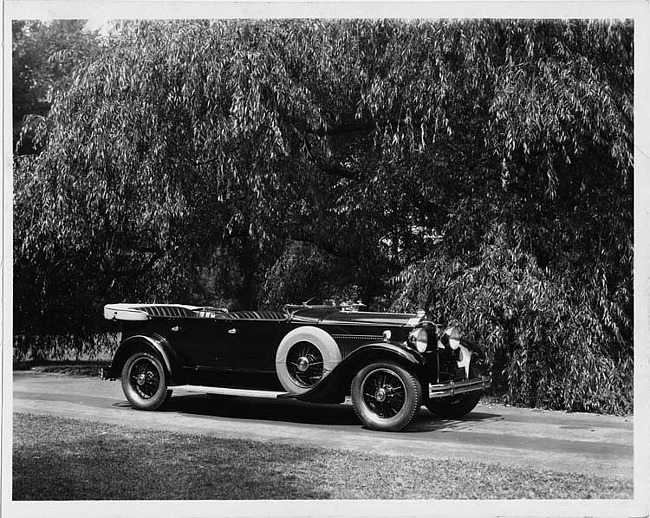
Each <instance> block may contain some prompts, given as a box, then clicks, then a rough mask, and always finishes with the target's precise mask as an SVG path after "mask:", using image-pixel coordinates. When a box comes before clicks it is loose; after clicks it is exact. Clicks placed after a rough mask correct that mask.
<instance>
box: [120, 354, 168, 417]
mask: <svg viewBox="0 0 650 518" xmlns="http://www.w3.org/2000/svg"><path fill="white" fill-rule="evenodd" d="M122 390H123V391H124V395H125V396H126V399H128V400H129V403H130V404H131V407H133V408H135V409H138V410H155V409H157V408H159V407H160V406H161V405H163V404H164V403H166V402H167V400H168V399H169V397H170V396H171V393H172V391H171V390H168V389H167V373H166V372H165V368H164V367H163V364H162V362H161V360H160V358H158V357H157V356H155V355H153V354H151V353H149V352H147V351H137V352H135V353H133V354H132V355H131V356H129V357H128V359H127V360H126V362H125V363H124V367H123V368H122Z"/></svg>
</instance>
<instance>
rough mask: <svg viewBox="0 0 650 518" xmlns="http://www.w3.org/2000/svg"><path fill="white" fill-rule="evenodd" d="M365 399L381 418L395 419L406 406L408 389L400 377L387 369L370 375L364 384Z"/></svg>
mask: <svg viewBox="0 0 650 518" xmlns="http://www.w3.org/2000/svg"><path fill="white" fill-rule="evenodd" d="M362 387H363V389H362V390H363V399H364V401H365V403H366V405H368V407H369V408H370V409H371V410H372V411H373V412H374V413H375V414H377V415H378V416H379V417H381V418H383V419H387V418H389V417H395V416H396V415H397V414H398V413H399V411H400V410H401V409H402V407H403V406H404V402H405V397H406V396H405V391H406V388H405V386H404V383H402V380H401V379H400V378H399V376H397V375H395V374H394V373H393V372H391V371H389V370H387V369H378V370H376V371H372V372H371V373H369V374H368V375H367V376H366V378H365V379H364V380H363V382H362Z"/></svg>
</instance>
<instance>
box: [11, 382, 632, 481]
mask: <svg viewBox="0 0 650 518" xmlns="http://www.w3.org/2000/svg"><path fill="white" fill-rule="evenodd" d="M13 382H14V400H13V405H14V412H22V413H33V414H46V415H55V416H63V417H72V418H78V419H88V420H93V421H99V422H105V423H113V424H120V425H128V426H135V427H140V428H142V427H145V428H152V429H159V430H170V431H177V432H191V433H199V434H207V435H212V436H215V437H228V438H246V439H254V440H261V441H269V442H274V443H291V444H304V445H321V446H326V447H332V448H345V449H350V450H356V451H363V452H373V451H374V452H382V453H388V454H396V455H412V456H416V457H426V458H435V459H445V458H462V459H476V460H481V461H487V462H493V461H496V462H500V463H504V464H516V465H523V466H530V467H535V468H543V469H553V470H560V471H566V472H577V473H587V474H595V475H600V476H607V477H610V476H612V475H614V476H617V477H622V478H629V479H632V475H633V446H632V444H633V422H632V418H631V417H628V418H622V417H614V416H598V415H591V414H566V413H563V412H550V411H539V410H529V409H518V408H511V407H505V406H502V405H490V404H480V405H479V406H478V407H477V408H476V409H475V411H474V412H472V413H471V414H469V415H468V416H466V417H465V418H463V419H461V420H440V419H437V418H435V417H434V416H433V415H432V414H430V413H429V412H428V411H426V410H423V411H422V412H421V415H420V416H419V417H418V418H417V419H416V420H415V421H414V422H413V423H412V424H411V425H410V426H409V427H408V428H407V430H406V431H404V432H401V433H381V432H373V431H370V430H366V429H364V428H363V427H362V426H361V425H360V423H359V421H358V420H357V418H356V416H355V414H354V411H353V409H352V407H351V406H350V405H349V404H344V405H335V406H328V405H309V404H306V403H300V402H296V401H286V400H277V399H263V398H243V397H241V398H239V397H238V398H231V399H226V398H222V399H217V400H215V399H211V398H209V397H208V396H206V395H203V394H192V393H189V392H182V391H181V392H179V391H176V392H175V393H174V397H173V398H172V400H171V405H170V407H169V408H168V409H167V410H165V411H159V412H142V411H135V410H133V409H131V407H130V406H129V404H128V403H127V402H126V400H125V398H124V395H123V394H122V390H121V387H120V384H119V382H110V381H101V380H99V379H93V378H81V377H69V376H64V375H58V374H43V373H33V372H17V373H15V374H14V378H13Z"/></svg>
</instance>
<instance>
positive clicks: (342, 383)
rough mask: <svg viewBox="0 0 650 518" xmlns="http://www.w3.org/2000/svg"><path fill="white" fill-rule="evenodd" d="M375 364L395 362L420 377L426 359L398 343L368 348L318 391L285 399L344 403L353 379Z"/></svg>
mask: <svg viewBox="0 0 650 518" xmlns="http://www.w3.org/2000/svg"><path fill="white" fill-rule="evenodd" d="M375 361H393V362H395V363H399V364H400V365H403V366H404V367H406V368H407V369H409V370H411V371H413V372H414V373H415V374H417V375H419V374H420V372H421V371H422V370H423V369H424V368H425V366H426V361H425V359H424V357H423V356H422V355H421V354H420V353H419V352H417V351H415V350H413V349H408V348H406V347H405V346H404V345H402V344H400V343H397V342H378V343H371V344H365V345H362V346H361V347H359V348H358V349H355V350H354V351H353V352H352V353H350V354H349V355H347V356H346V357H345V358H344V359H343V361H342V362H341V363H339V364H338V365H337V366H336V367H335V368H334V370H332V372H331V373H330V374H329V375H328V376H326V377H325V378H323V380H322V381H321V382H320V383H319V384H318V385H316V386H315V387H314V388H312V389H311V390H309V391H308V392H305V393H303V394H286V395H285V396H284V397H286V398H292V399H299V400H300V401H308V402H311V403H341V402H342V401H343V400H344V399H345V396H347V395H349V394H350V385H351V383H352V378H353V377H354V375H355V374H356V373H357V372H358V371H359V369H361V368H362V367H363V366H364V365H367V364H368V363H371V362H375Z"/></svg>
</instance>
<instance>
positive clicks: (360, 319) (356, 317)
mask: <svg viewBox="0 0 650 518" xmlns="http://www.w3.org/2000/svg"><path fill="white" fill-rule="evenodd" d="M292 309H293V308H292ZM423 318H424V315H416V314H413V313H378V312H374V311H341V310H340V309H338V308H335V307H332V306H326V307H323V306H320V307H311V308H302V307H301V308H300V309H293V310H292V311H291V316H290V321H291V322H299V323H304V324H308V323H311V324H321V325H328V324H329V325H339V324H376V325H385V326H395V327H401V326H410V327H414V326H416V325H417V324H418V323H419V322H420V321H421V320H422V319H423Z"/></svg>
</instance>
